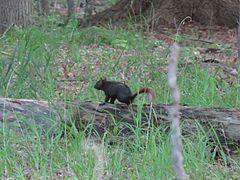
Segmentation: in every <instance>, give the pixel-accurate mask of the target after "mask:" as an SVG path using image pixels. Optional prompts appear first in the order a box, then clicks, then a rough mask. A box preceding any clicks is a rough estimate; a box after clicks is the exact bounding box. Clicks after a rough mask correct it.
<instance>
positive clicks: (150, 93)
mask: <svg viewBox="0 0 240 180" xmlns="http://www.w3.org/2000/svg"><path fill="white" fill-rule="evenodd" d="M141 93H146V94H147V95H148V98H149V100H150V101H153V100H154V99H155V92H154V90H153V89H151V88H148V87H142V88H140V90H139V91H138V92H137V93H135V94H134V95H133V96H132V99H131V101H132V102H133V100H134V99H135V97H136V96H137V95H138V94H141Z"/></svg>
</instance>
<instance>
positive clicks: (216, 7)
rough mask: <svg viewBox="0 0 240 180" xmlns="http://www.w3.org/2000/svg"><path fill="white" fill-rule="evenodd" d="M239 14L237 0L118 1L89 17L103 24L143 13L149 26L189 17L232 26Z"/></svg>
mask: <svg viewBox="0 0 240 180" xmlns="http://www.w3.org/2000/svg"><path fill="white" fill-rule="evenodd" d="M239 13H240V11H239V0H216V1H209V0H192V1H188V0H133V1H129V0H119V2H118V3H116V4H115V5H114V6H112V7H111V8H109V9H106V10H105V11H103V12H100V13H98V14H96V15H93V16H91V18H90V19H91V21H92V22H91V23H92V24H105V23H108V22H109V21H110V22H111V23H112V24H115V23H122V22H126V21H127V20H128V19H129V18H136V17H137V18H138V17H142V16H144V18H143V20H144V23H148V24H149V25H150V26H154V27H157V26H158V25H170V26H174V27H175V22H177V24H179V23H180V22H181V21H182V20H183V19H184V18H185V17H187V16H190V17H191V18H192V19H193V20H194V21H197V22H200V23H202V24H206V25H224V26H229V27H236V25H237V18H236V17H238V16H239ZM137 18H136V19H137ZM175 20H176V21H175ZM119 21H120V22H119Z"/></svg>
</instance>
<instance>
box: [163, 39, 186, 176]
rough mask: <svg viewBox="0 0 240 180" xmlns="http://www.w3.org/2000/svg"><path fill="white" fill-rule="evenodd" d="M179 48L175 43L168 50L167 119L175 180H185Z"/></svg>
mask: <svg viewBox="0 0 240 180" xmlns="http://www.w3.org/2000/svg"><path fill="white" fill-rule="evenodd" d="M179 51H180V48H179V46H178V44H177V43H176V42H174V44H173V45H172V46H171V48H170V55H169V57H168V85H169V88H170V91H171V93H172V99H173V103H172V107H170V108H169V117H170V119H171V120H172V135H171V143H172V160H173V169H174V171H175V173H176V179H178V180H186V179H188V175H187V174H186V172H185V170H184V168H183V155H182V149H183V147H182V141H181V129H180V127H179V101H180V93H179V90H178V87H177V76H176V71H177V58H178V56H179Z"/></svg>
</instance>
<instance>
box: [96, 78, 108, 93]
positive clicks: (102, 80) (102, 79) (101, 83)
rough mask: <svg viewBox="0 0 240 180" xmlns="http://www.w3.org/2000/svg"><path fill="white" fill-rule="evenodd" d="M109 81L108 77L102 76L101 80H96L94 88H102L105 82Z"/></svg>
mask: <svg viewBox="0 0 240 180" xmlns="http://www.w3.org/2000/svg"><path fill="white" fill-rule="evenodd" d="M106 81H107V78H106V77H102V78H101V79H100V80H99V81H97V82H96V84H95V86H94V88H95V89H97V90H101V89H102V88H103V85H104V83H105V82H106Z"/></svg>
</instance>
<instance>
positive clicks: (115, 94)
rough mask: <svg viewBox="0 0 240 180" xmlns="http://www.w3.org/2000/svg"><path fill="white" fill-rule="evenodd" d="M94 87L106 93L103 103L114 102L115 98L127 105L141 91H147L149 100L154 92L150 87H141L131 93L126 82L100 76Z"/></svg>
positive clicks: (153, 96) (152, 97)
mask: <svg viewBox="0 0 240 180" xmlns="http://www.w3.org/2000/svg"><path fill="white" fill-rule="evenodd" d="M94 88H95V89H97V90H102V91H104V93H105V95H106V97H105V103H106V102H108V101H109V100H110V103H111V104H114V101H115V100H116V99H117V100H118V101H120V102H122V103H125V104H127V105H129V104H131V103H132V102H133V100H134V99H135V97H136V96H137V95H138V94H141V93H147V94H148V96H149V99H150V100H151V101H152V100H153V99H154V98H155V93H154V91H153V90H152V89H151V88H148V87H142V88H140V90H139V92H137V93H135V94H132V92H131V89H130V88H129V87H128V86H127V85H126V84H124V83H121V82H118V81H108V80H107V79H106V78H101V79H100V80H99V81H97V82H96V84H95V86H94Z"/></svg>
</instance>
